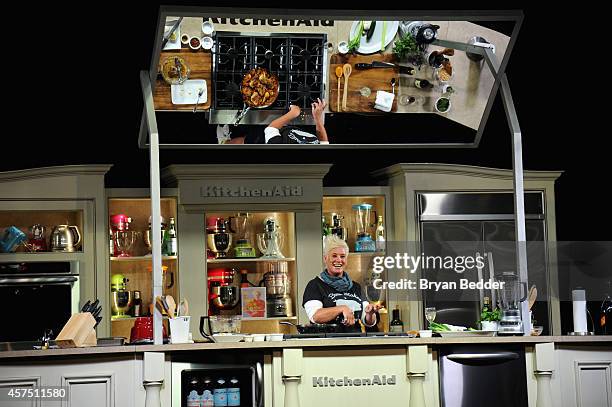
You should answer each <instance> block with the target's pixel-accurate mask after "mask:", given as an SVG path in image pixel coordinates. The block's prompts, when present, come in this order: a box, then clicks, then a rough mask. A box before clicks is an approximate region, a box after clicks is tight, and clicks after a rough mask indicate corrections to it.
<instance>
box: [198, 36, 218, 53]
mask: <svg viewBox="0 0 612 407" xmlns="http://www.w3.org/2000/svg"><path fill="white" fill-rule="evenodd" d="M200 42H201V43H202V48H203V49H205V50H210V49H212V47H213V44H214V43H215V42H214V41H213V39H212V38H211V37H202V39H201V40H200Z"/></svg>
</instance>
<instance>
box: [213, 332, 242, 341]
mask: <svg viewBox="0 0 612 407" xmlns="http://www.w3.org/2000/svg"><path fill="white" fill-rule="evenodd" d="M213 338H215V342H240V341H241V340H243V339H244V335H243V334H214V335H213Z"/></svg>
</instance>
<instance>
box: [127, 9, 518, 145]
mask: <svg viewBox="0 0 612 407" xmlns="http://www.w3.org/2000/svg"><path fill="white" fill-rule="evenodd" d="M282 11H283V12H284V13H285V14H279V13H280V11H279V10H273V9H269V10H264V9H253V10H244V9H243V10H236V9H229V8H180V7H178V8H177V7H173V8H165V7H162V8H161V9H160V13H159V21H158V29H157V33H156V41H155V44H154V45H153V49H154V50H153V52H154V54H153V58H152V63H151V67H150V70H149V79H150V91H149V90H148V88H147V86H146V85H143V90H144V95H145V99H146V95H147V91H149V92H150V95H151V98H152V103H151V104H149V105H147V104H145V111H144V113H143V114H144V115H145V116H146V118H147V119H148V120H151V119H153V120H155V122H156V124H158V126H159V134H160V143H161V144H160V145H161V147H162V148H182V147H184V148H230V149H231V148H237V147H236V146H238V145H243V146H244V145H248V146H249V147H251V148H253V147H254V148H260V147H261V148H274V147H277V148H278V147H282V148H287V147H290V148H291V147H295V148H297V147H299V148H308V147H310V148H338V147H340V148H342V147H351V148H359V147H364V148H372V147H393V146H396V147H402V148H405V147H468V148H469V147H477V146H478V145H479V143H480V139H481V137H482V132H483V130H484V126H485V124H486V122H487V119H488V116H489V112H490V110H491V106H492V103H493V100H494V98H495V95H496V94H497V90H498V87H499V83H500V82H499V81H500V78H501V77H502V75H503V73H504V70H505V67H506V64H507V62H508V59H509V57H510V53H511V50H512V47H513V45H514V41H515V38H516V36H517V34H518V31H519V29H520V25H521V21H522V13H521V12H519V11H491V12H483V11H478V12H457V11H436V12H422V11H419V12H410V11H393V12H390V11H387V12H385V11H380V12H376V13H372V12H370V11H369V12H367V13H366V12H363V11H362V12H359V11H350V10H342V11H339V10H336V11H330V10H325V11H317V10H294V11H290V10H289V11H287V10H282ZM147 106H148V109H147ZM365 120H367V121H369V122H371V123H377V128H378V131H366V130H364V131H363V132H354V131H346V130H345V129H346V123H347V122H360V121H361V122H363V121H365ZM187 122H189V123H193V124H192V125H185V123H187ZM143 123H146V120H145V121H143ZM204 128H205V129H204ZM389 128H393V129H396V130H394V131H388V130H387V129H389ZM177 129H180V130H177ZM397 129H401V130H399V131H398V130H397ZM189 131H193V132H195V133H197V135H196V136H194V135H189V134H186V133H188V132H189ZM140 133H141V134H140V139H139V144H140V145H141V147H146V145H147V144H148V135H147V126H146V125H144V124H143V126H141V132H140ZM355 133H359V134H355ZM366 133H367V134H366Z"/></svg>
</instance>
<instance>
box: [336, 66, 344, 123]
mask: <svg viewBox="0 0 612 407" xmlns="http://www.w3.org/2000/svg"><path fill="white" fill-rule="evenodd" d="M343 74H344V72H343V71H342V67H341V66H340V65H338V66H337V67H336V77H337V78H338V104H337V105H336V106H337V109H338V111H339V112H340V111H341V110H342V108H341V107H340V78H342V75H343Z"/></svg>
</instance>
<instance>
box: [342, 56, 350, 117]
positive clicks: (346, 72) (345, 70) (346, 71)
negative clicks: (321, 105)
mask: <svg viewBox="0 0 612 407" xmlns="http://www.w3.org/2000/svg"><path fill="white" fill-rule="evenodd" d="M342 72H343V73H344V95H343V96H342V110H346V96H347V94H348V81H349V76H351V72H353V67H352V66H351V64H344V66H343V67H342Z"/></svg>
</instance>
